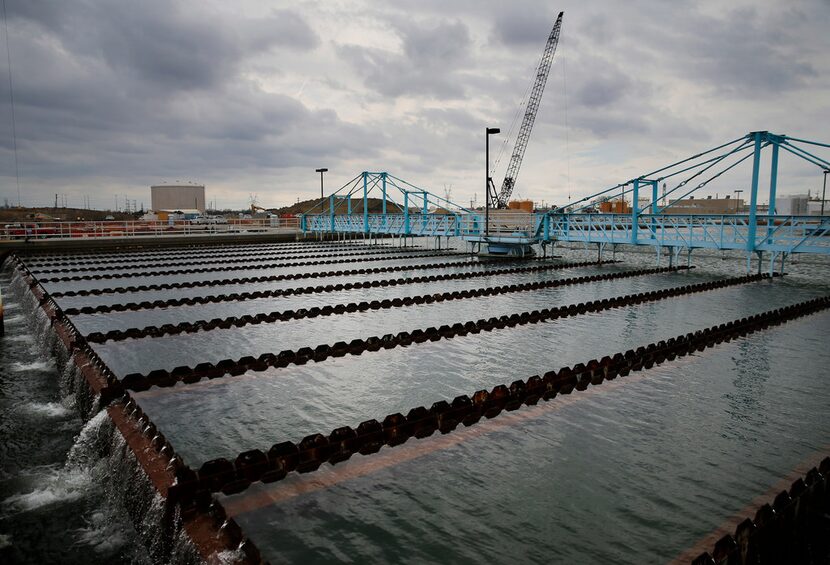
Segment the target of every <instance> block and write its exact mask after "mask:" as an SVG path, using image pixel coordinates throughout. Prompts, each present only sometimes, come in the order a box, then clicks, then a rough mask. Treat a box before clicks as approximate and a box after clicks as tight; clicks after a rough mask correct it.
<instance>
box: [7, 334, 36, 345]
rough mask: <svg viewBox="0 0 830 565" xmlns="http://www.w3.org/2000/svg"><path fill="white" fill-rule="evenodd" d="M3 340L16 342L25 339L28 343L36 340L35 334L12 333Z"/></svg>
mask: <svg viewBox="0 0 830 565" xmlns="http://www.w3.org/2000/svg"><path fill="white" fill-rule="evenodd" d="M3 341H15V342H19V341H25V342H26V343H34V342H35V336H33V335H31V334H19V335H10V336H4V337H3Z"/></svg>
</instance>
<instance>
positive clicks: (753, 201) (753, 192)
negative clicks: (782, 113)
mask: <svg viewBox="0 0 830 565" xmlns="http://www.w3.org/2000/svg"><path fill="white" fill-rule="evenodd" d="M763 133H764V132H760V131H756V132H755V133H754V134H753V136H754V137H755V156H754V157H753V159H752V186H751V187H750V195H749V225H748V226H747V237H746V239H747V241H746V250H747V252H748V253H752V252H753V251H755V236H756V233H757V231H758V225H757V218H758V172H759V168H760V166H761V136H762V135H763ZM749 259H750V260H751V257H750V258H749Z"/></svg>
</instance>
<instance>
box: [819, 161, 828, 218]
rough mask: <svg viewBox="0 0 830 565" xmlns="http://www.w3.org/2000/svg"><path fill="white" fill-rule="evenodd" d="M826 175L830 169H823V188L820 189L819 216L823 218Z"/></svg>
mask: <svg viewBox="0 0 830 565" xmlns="http://www.w3.org/2000/svg"><path fill="white" fill-rule="evenodd" d="M827 173H830V169H824V186H823V187H822V189H821V214H820V215H821V216H824V194H825V193H826V192H827Z"/></svg>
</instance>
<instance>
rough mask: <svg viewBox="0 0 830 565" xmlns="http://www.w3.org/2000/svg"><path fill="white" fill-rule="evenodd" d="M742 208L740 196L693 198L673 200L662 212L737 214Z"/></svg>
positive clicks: (742, 201)
mask: <svg viewBox="0 0 830 565" xmlns="http://www.w3.org/2000/svg"><path fill="white" fill-rule="evenodd" d="M743 210H744V200H743V199H742V198H729V196H727V197H726V198H712V197H711V196H708V197H706V198H694V197H690V198H687V199H684V200H673V201H672V202H671V204H669V205H668V206H666V207H665V208H664V209H663V213H664V214H739V213H741V212H742V211H743Z"/></svg>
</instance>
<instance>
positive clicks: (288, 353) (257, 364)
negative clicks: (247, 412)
mask: <svg viewBox="0 0 830 565" xmlns="http://www.w3.org/2000/svg"><path fill="white" fill-rule="evenodd" d="M666 269H669V267H667V268H666ZM629 276H632V275H629ZM766 278H769V275H767V274H762V275H747V276H744V277H737V278H734V279H725V280H720V281H712V282H706V283H700V284H697V285H686V286H682V287H675V288H670V289H663V290H655V291H651V292H641V293H637V294H630V295H626V296H618V297H615V298H603V299H602V300H594V301H589V302H581V303H579V304H571V305H569V306H560V307H558V308H545V309H543V310H534V311H532V312H522V313H517V314H512V315H510V316H508V315H504V316H500V317H498V318H496V317H493V318H489V319H483V318H482V319H479V320H476V321H469V322H466V323H456V324H453V325H452V326H450V325H443V326H441V327H440V328H435V327H429V328H426V329H417V330H414V331H411V332H400V333H398V334H386V335H384V336H382V337H381V336H373V337H370V338H367V339H354V340H352V341H351V342H349V343H346V342H345V341H339V342H337V343H334V344H322V345H318V346H317V347H314V348H312V347H301V348H300V349H297V350H296V351H295V350H284V351H281V352H280V353H278V354H275V353H264V354H262V355H260V356H259V357H257V358H254V357H252V356H245V357H242V358H241V359H238V360H233V359H223V360H221V361H219V362H217V363H215V364H214V363H199V364H198V365H196V366H195V367H190V366H180V367H176V368H174V369H173V370H172V371H168V370H166V369H156V370H154V371H150V372H149V373H146V374H142V373H130V374H128V375H125V376H124V378H123V379H122V380H121V383H122V384H123V385H124V387H125V388H128V389H130V390H136V391H142V390H147V389H149V388H150V387H151V386H159V387H167V386H174V385H175V384H176V383H178V382H184V383H185V384H190V383H195V382H198V381H200V380H201V379H203V378H209V379H215V378H220V377H224V376H237V375H241V374H243V373H245V372H247V371H265V370H267V369H269V368H271V367H286V366H288V365H304V364H306V363H308V362H309V361H315V362H320V361H323V360H325V359H328V358H329V357H343V356H345V355H347V354H351V355H361V354H362V353H363V352H364V351H378V350H380V349H393V348H395V347H400V346H408V345H410V344H412V343H413V342H414V343H422V342H424V341H438V340H441V339H452V338H454V337H456V336H464V335H467V334H469V333H473V334H475V333H480V332H482V331H491V330H493V329H503V328H508V327H511V328H512V327H515V326H518V325H526V324H537V323H540V322H545V321H548V320H554V319H557V318H565V317H569V316H576V315H581V314H585V313H587V312H601V311H603V310H610V309H612V308H620V307H625V306H630V305H634V304H641V303H644V302H653V301H656V300H663V299H666V298H671V297H674V296H681V295H684V294H690V293H695V292H702V291H706V290H715V289H718V288H724V287H726V286H733V285H736V284H744V283H748V282H753V281H758V280H763V279H766ZM571 280H572V283H573V284H578V283H577V282H573V281H576V280H577V279H571ZM605 280H611V279H605ZM583 282H584V281H583ZM434 301H435V298H434V297H431V296H429V297H427V298H426V300H425V301H424V302H423V303H425V304H428V303H431V302H434ZM361 304H366V303H361ZM369 308H370V306H369V305H368V304H367V305H366V306H365V307H364V308H362V309H363V310H368V309H369ZM171 326H172V324H171ZM173 327H175V326H173ZM219 327H220V328H222V327H223V326H221V325H220V326H219ZM231 327H235V323H227V322H226V323H225V325H224V328H223V329H229V328H231ZM168 329H169V328H168Z"/></svg>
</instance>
